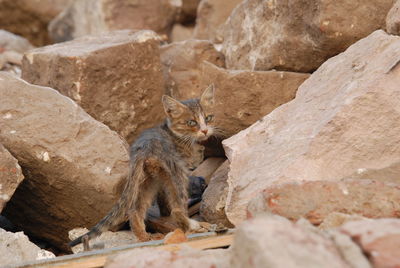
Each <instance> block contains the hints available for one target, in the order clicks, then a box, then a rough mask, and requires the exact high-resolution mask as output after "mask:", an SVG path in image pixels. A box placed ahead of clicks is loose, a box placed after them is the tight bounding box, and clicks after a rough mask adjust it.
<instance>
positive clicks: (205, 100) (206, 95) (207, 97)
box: [200, 84, 215, 106]
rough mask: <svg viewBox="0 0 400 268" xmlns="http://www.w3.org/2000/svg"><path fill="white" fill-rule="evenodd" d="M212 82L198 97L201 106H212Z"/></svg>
mask: <svg viewBox="0 0 400 268" xmlns="http://www.w3.org/2000/svg"><path fill="white" fill-rule="evenodd" d="M214 91H215V89H214V84H211V85H210V86H209V87H208V88H206V90H204V92H203V94H201V97H200V105H201V106H212V105H214Z"/></svg>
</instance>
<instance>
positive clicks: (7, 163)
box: [0, 114, 24, 213]
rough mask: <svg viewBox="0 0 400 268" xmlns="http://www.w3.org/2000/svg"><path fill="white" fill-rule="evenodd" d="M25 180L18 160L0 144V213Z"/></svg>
mask: <svg viewBox="0 0 400 268" xmlns="http://www.w3.org/2000/svg"><path fill="white" fill-rule="evenodd" d="M7 116H8V115H7V114H5V115H3V117H7ZM23 180H24V175H23V174H22V170H21V167H20V166H19V165H18V161H17V159H15V158H14V157H13V156H12V155H11V154H10V152H9V151H7V149H6V148H4V146H3V145H1V144H0V213H1V211H2V210H3V208H4V207H5V205H6V204H7V202H8V201H9V200H10V198H11V196H12V195H13V194H14V192H15V190H16V189H17V187H18V185H19V184H20V183H21V182H22V181H23Z"/></svg>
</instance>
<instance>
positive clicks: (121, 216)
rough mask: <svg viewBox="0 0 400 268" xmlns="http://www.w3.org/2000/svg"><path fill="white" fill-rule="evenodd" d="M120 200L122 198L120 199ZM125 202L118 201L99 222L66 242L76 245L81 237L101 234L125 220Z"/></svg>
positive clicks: (71, 245)
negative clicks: (84, 232)
mask: <svg viewBox="0 0 400 268" xmlns="http://www.w3.org/2000/svg"><path fill="white" fill-rule="evenodd" d="M120 201H122V200H120ZM125 207H126V204H125V202H118V203H117V204H115V206H114V207H113V208H112V209H111V211H110V212H109V213H108V214H107V215H106V216H105V217H104V218H103V219H102V220H101V221H100V222H99V223H97V224H96V225H95V226H94V227H93V228H92V229H91V230H90V231H89V232H87V233H86V234H84V235H81V236H80V237H78V238H76V239H75V240H72V241H71V242H69V243H68V245H69V246H70V247H73V246H76V245H78V244H80V243H82V242H83V241H82V239H83V238H84V237H87V239H92V238H95V237H97V236H99V235H101V234H102V233H103V232H105V231H108V230H109V229H110V228H112V227H114V226H116V225H118V224H120V223H121V222H123V221H124V220H126V208H125Z"/></svg>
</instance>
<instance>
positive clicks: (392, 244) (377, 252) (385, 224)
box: [339, 219, 400, 268]
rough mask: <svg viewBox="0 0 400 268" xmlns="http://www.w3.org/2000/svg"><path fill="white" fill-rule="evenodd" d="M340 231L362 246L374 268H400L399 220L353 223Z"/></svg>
mask: <svg viewBox="0 0 400 268" xmlns="http://www.w3.org/2000/svg"><path fill="white" fill-rule="evenodd" d="M339 230H340V231H341V232H342V233H344V234H346V235H349V236H350V237H351V238H352V239H353V241H355V242H356V243H357V244H359V245H360V247H361V248H362V249H363V251H364V252H365V253H366V255H367V256H369V259H370V261H371V262H372V264H373V267H375V268H396V267H400V258H399V256H400V220H399V219H379V220H363V221H353V222H348V223H346V224H345V225H343V226H342V227H340V228H339Z"/></svg>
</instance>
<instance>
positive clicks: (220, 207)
mask: <svg viewBox="0 0 400 268" xmlns="http://www.w3.org/2000/svg"><path fill="white" fill-rule="evenodd" d="M228 171H229V162H228V161H225V162H224V163H223V164H222V165H221V166H220V167H219V168H218V169H217V170H216V171H215V172H214V174H213V175H212V177H211V180H210V183H209V184H208V187H207V188H206V190H205V191H204V193H203V198H202V201H201V205H200V216H202V217H203V218H204V219H205V220H206V221H207V222H209V223H215V224H223V225H224V226H227V227H233V225H232V223H230V222H229V220H228V218H227V217H226V214H225V203H226V196H227V195H228V182H227V179H228Z"/></svg>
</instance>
